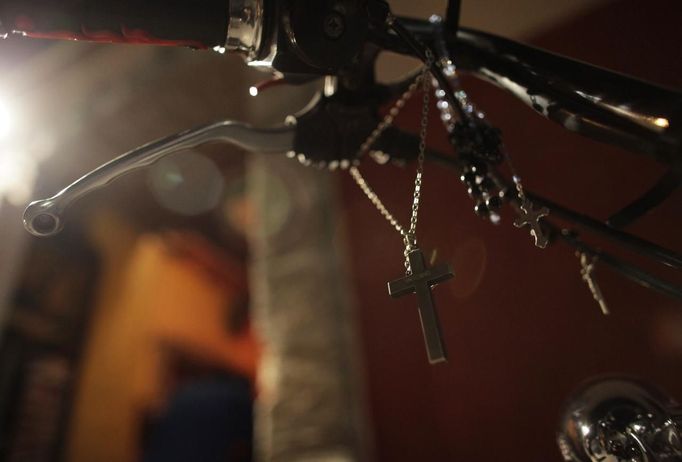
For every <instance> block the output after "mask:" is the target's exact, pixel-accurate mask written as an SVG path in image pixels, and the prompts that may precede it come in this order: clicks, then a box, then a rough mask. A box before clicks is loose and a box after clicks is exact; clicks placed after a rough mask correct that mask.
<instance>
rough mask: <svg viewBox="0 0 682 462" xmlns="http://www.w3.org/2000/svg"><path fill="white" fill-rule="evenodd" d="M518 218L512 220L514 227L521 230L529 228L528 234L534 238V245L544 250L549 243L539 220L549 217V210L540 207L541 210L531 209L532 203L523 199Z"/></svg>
mask: <svg viewBox="0 0 682 462" xmlns="http://www.w3.org/2000/svg"><path fill="white" fill-rule="evenodd" d="M520 209H521V210H520V214H519V217H518V218H517V219H516V220H514V226H516V227H517V228H523V227H524V226H530V234H531V235H532V236H533V237H534V238H535V245H536V246H537V247H540V248H541V249H544V248H545V247H547V244H548V243H549V238H548V237H547V233H545V231H544V230H543V229H542V226H541V224H540V219H541V218H542V217H546V216H547V215H549V209H548V208H547V207H542V208H541V209H538V210H535V209H533V203H532V202H531V201H529V200H528V199H524V200H523V203H522V204H521V207H520Z"/></svg>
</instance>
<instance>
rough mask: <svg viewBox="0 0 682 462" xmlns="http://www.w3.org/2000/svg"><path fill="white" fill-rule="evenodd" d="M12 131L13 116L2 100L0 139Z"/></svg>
mask: <svg viewBox="0 0 682 462" xmlns="http://www.w3.org/2000/svg"><path fill="white" fill-rule="evenodd" d="M11 131H12V114H11V111H10V109H9V107H8V106H7V104H6V103H4V102H3V101H2V99H0V139H3V138H5V137H6V136H7V135H9V133H10V132H11Z"/></svg>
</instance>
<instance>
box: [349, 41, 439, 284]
mask: <svg viewBox="0 0 682 462" xmlns="http://www.w3.org/2000/svg"><path fill="white" fill-rule="evenodd" d="M426 57H427V61H426V63H425V66H424V68H423V70H422V72H421V74H420V75H419V77H417V78H416V79H415V81H414V82H413V83H412V84H411V85H410V86H409V88H408V89H407V90H406V91H405V92H404V93H403V94H402V95H401V97H400V98H399V99H398V100H397V101H396V102H395V104H394V105H393V107H392V108H391V109H390V110H389V113H388V114H387V115H386V117H384V119H383V120H382V121H381V123H380V124H379V125H378V126H377V128H375V129H374V131H372V133H371V134H370V135H369V137H368V138H367V140H366V141H365V142H364V143H363V144H362V146H361V147H360V150H359V152H358V156H357V157H360V156H362V155H364V154H366V153H367V152H369V150H370V149H371V147H372V145H373V144H374V143H375V142H376V140H377V139H378V138H379V136H381V134H382V133H383V132H384V131H385V130H386V129H387V128H388V127H390V126H391V125H392V124H393V121H394V120H395V117H396V116H397V115H398V114H399V113H400V111H401V109H402V108H403V107H404V106H405V103H406V102H407V100H409V99H410V98H411V97H412V95H414V92H415V91H416V89H417V88H418V87H419V86H420V85H421V89H422V94H423V96H422V113H421V123H420V129H419V153H418V154H417V174H416V177H415V180H414V194H413V196H412V208H411V212H412V213H411V215H410V227H409V229H407V230H406V229H405V227H404V226H403V225H401V224H400V222H399V221H398V220H397V219H396V218H395V217H394V216H393V214H392V213H391V212H390V211H389V210H388V208H386V206H385V205H384V203H383V202H382V201H381V199H379V196H377V194H376V193H375V192H374V190H373V189H372V187H371V186H370V185H369V184H368V183H367V180H365V178H364V177H363V176H362V173H360V170H359V169H358V168H357V167H356V166H352V167H351V168H350V169H349V173H350V175H351V176H352V177H353V179H354V180H355V182H356V183H357V185H358V186H359V187H360V189H361V190H362V192H364V193H365V196H367V198H368V199H369V200H370V202H372V204H374V206H375V207H376V209H377V210H378V211H379V213H381V215H382V216H383V217H384V218H385V219H386V220H387V221H388V222H389V223H390V225H391V226H392V227H393V228H394V229H395V230H396V231H398V233H400V235H401V236H402V237H403V242H404V244H405V252H404V255H405V270H406V273H407V274H408V275H409V274H411V273H412V269H411V268H410V261H409V259H408V254H409V253H410V252H411V251H412V250H415V249H416V248H417V247H418V246H417V234H416V233H417V222H418V220H419V204H420V201H421V189H422V181H423V176H424V158H425V157H426V135H427V130H428V125H429V103H430V94H431V87H430V81H429V78H428V77H429V69H430V67H431V65H432V64H433V59H434V57H433V53H432V52H431V50H427V53H426Z"/></svg>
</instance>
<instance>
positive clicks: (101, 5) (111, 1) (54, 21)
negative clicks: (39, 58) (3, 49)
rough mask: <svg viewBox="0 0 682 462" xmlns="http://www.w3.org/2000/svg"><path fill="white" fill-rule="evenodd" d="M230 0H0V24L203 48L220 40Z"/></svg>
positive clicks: (73, 36) (37, 34) (40, 32)
mask: <svg viewBox="0 0 682 462" xmlns="http://www.w3.org/2000/svg"><path fill="white" fill-rule="evenodd" d="M229 20H230V0H67V1H60V2H55V1H54V0H0V24H2V26H3V27H4V29H5V30H6V31H8V32H14V33H19V34H22V35H25V36H28V37H34V38H48V39H65V40H86V41H95V42H109V43H142V44H153V45H167V46H189V47H192V48H199V49H206V48H213V47H216V46H225V43H226V39H227V30H228V24H229Z"/></svg>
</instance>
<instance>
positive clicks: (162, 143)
mask: <svg viewBox="0 0 682 462" xmlns="http://www.w3.org/2000/svg"><path fill="white" fill-rule="evenodd" d="M295 131H296V127H295V126H294V125H283V126H278V127H272V128H255V127H252V126H250V125H246V124H242V123H239V122H234V121H229V120H227V121H222V122H216V123H212V124H209V125H204V126H200V127H196V128H193V129H190V130H186V131H184V132H181V133H176V134H174V135H171V136H168V137H166V138H162V139H160V140H157V141H153V142H151V143H149V144H146V145H144V146H140V147H138V148H135V149H133V150H132V151H129V152H127V153H125V154H123V155H121V156H119V157H117V158H115V159H113V160H111V161H109V162H107V163H106V164H104V165H102V166H100V167H98V168H96V169H95V170H93V171H91V172H90V173H87V174H86V175H84V176H82V177H81V178H79V179H78V180H76V181H75V182H73V183H72V184H70V185H69V186H67V187H66V188H64V189H62V190H61V191H60V192H58V193H57V194H55V195H54V196H52V197H49V198H47V199H43V200H38V201H35V202H31V203H30V204H29V205H28V207H27V208H26V210H25V211H24V227H25V228H26V230H27V231H28V232H29V233H31V234H33V235H34V236H39V237H47V236H52V235H54V234H57V233H58V232H59V231H61V229H62V227H63V220H62V216H63V214H64V212H65V211H66V209H67V208H68V207H69V206H70V205H71V204H73V203H74V202H76V201H77V200H78V199H80V198H82V197H84V196H86V195H88V194H90V193H91V192H93V191H95V190H98V189H100V188H103V187H104V186H106V185H108V184H109V183H111V182H113V181H114V180H116V179H117V178H120V177H122V176H124V175H126V174H128V173H130V172H132V171H135V170H138V169H140V168H143V167H147V166H149V165H151V164H153V163H154V162H156V161H157V160H159V159H161V158H162V157H164V156H167V155H168V154H172V153H174V152H178V151H182V150H185V149H193V148H196V147H198V146H201V145H203V144H207V143H215V142H222V143H228V144H233V145H235V146H238V147H240V148H242V149H245V150H247V151H255V152H263V153H283V152H287V151H291V150H292V149H293V146H294V136H295Z"/></svg>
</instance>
